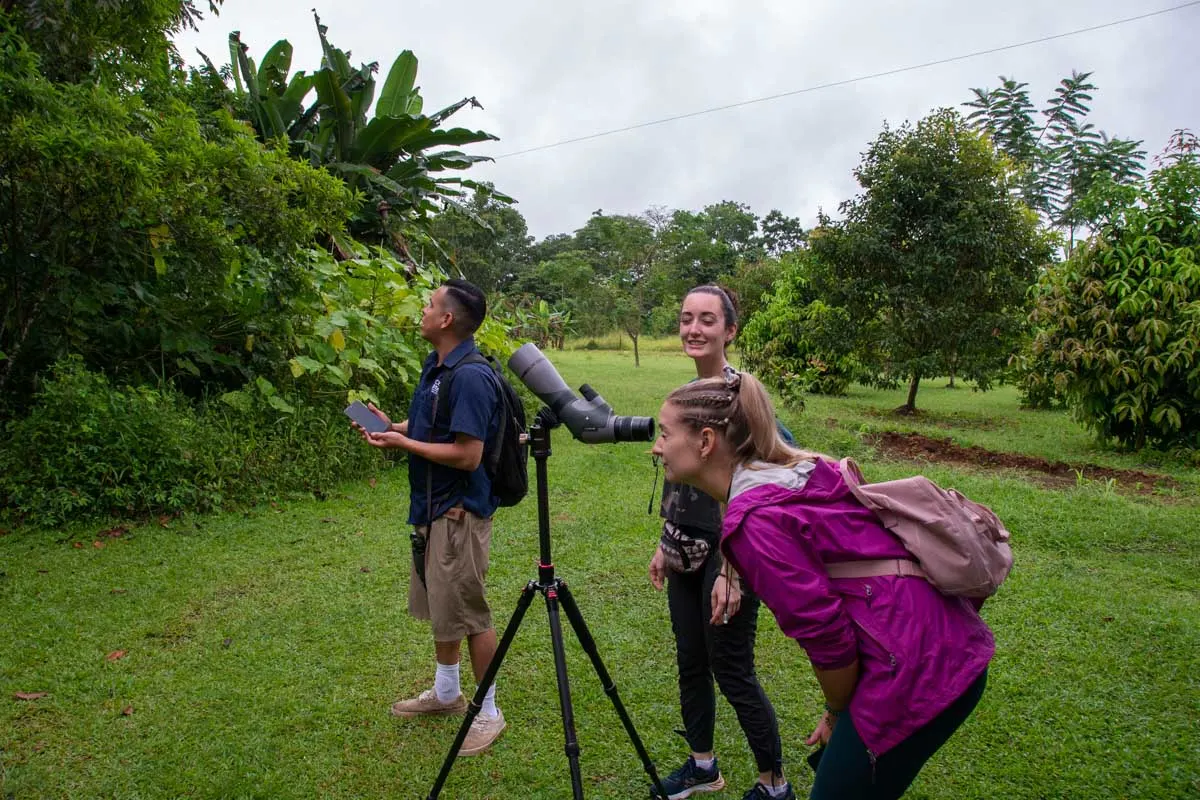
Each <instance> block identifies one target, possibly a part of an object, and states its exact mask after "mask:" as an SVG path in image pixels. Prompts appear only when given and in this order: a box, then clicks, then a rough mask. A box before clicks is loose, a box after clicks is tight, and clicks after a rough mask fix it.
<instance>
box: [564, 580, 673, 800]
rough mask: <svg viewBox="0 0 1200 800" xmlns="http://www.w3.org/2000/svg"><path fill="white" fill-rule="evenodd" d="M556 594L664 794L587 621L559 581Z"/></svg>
mask: <svg viewBox="0 0 1200 800" xmlns="http://www.w3.org/2000/svg"><path fill="white" fill-rule="evenodd" d="M558 594H559V599H560V600H561V602H562V607H563V610H564V611H566V612H567V619H568V620H570V622H571V627H572V628H574V629H575V636H576V637H578V638H579V643H580V644H581V645H582V646H583V651H584V652H585V653H587V655H588V658H590V659H591V661H592V667H594V668H595V670H596V675H597V676H598V677H599V678H600V685H601V686H603V687H604V693H605V694H606V695H608V697H609V699H610V700H612V703H613V707H614V708H615V709H616V710H617V716H618V717H620V718H621V724H623V725H624V726H625V732H626V733H628V734H629V740H630V741H631V742H633V748H634V749H635V750H637V754H638V758H640V759H641V760H642V768H643V769H644V770H645V771H646V774H647V775H649V776H650V783H651V785H653V786H654V789H655V791H656V792H657V793H658V796H659V797H666V796H667V790H666V789H665V788H663V785H662V782H661V781H660V780H659V777H658V770H656V769H655V768H654V762H653V761H651V760H650V754H649V753H647V752H646V747H645V745H643V744H642V739H641V737H640V736H638V732H637V729H636V728H634V727H633V720H632V719H630V718H629V713H628V712H627V711H626V710H625V704H624V703H622V702H621V698H620V696H619V695H618V694H617V684H616V683H614V682H613V679H612V676H610V675H609V674H608V670H607V669H605V668H604V662H603V661H601V660H600V652H599V651H598V650H597V649H596V640H595V639H593V638H592V634H591V631H589V630H588V627H587V623H586V622H584V621H583V615H582V614H581V613H579V606H578V605H577V604H576V603H575V597H574V596H573V595H572V594H571V590H570V589H568V588H567V585H566V584H565V583H563V582H562V581H559V582H558Z"/></svg>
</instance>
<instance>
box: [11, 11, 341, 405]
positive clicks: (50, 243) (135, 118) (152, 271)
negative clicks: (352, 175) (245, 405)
mask: <svg viewBox="0 0 1200 800" xmlns="http://www.w3.org/2000/svg"><path fill="white" fill-rule="evenodd" d="M143 33H144V34H145V35H147V36H150V35H151V34H153V33H154V32H153V31H151V32H150V33H146V32H143ZM154 35H157V34H154ZM0 36H2V37H3V40H2V41H0V81H2V82H3V85H4V87H5V92H3V93H0V196H2V197H3V198H4V199H3V204H4V213H3V214H2V215H0V304H2V305H0V311H2V316H0V353H3V357H2V358H0V393H2V394H3V395H4V396H5V397H4V401H5V402H4V403H3V405H5V406H7V408H8V410H10V411H14V412H17V411H20V410H21V409H22V408H23V404H24V403H25V402H26V400H27V399H28V397H29V395H30V393H31V391H32V389H33V386H34V381H35V380H36V378H37V376H38V375H39V374H40V373H41V372H43V371H44V370H45V368H46V367H47V366H48V365H49V364H51V363H52V362H53V361H55V360H56V359H59V358H61V357H63V356H65V355H67V354H70V353H76V354H80V355H82V356H84V358H85V359H86V361H87V364H88V366H90V367H91V368H93V369H101V370H103V371H105V372H106V373H108V374H109V375H110V376H114V377H119V378H121V379H123V380H129V381H132V382H138V381H153V382H154V383H156V384H160V383H166V382H168V381H170V380H171V379H173V378H175V377H183V378H186V379H188V380H192V379H197V380H202V381H206V382H211V385H213V386H214V387H222V386H225V387H228V386H229V385H231V384H232V385H240V383H242V382H243V381H245V380H246V379H247V377H249V376H250V375H252V374H253V367H252V363H253V362H254V361H255V360H256V359H258V360H260V363H261V359H264V358H266V357H267V356H268V354H269V353H270V352H271V350H270V347H269V344H268V343H269V341H270V340H271V338H272V335H274V336H275V337H276V338H277V339H279V340H287V339H288V338H289V336H288V333H287V332H286V330H285V329H286V327H287V325H288V321H287V320H283V319H281V318H280V317H279V316H278V315H276V314H274V313H271V312H272V310H273V309H277V308H278V305H277V304H276V300H278V298H280V297H285V296H288V295H289V294H290V293H292V292H293V291H294V290H295V287H296V281H297V280H298V276H299V275H300V274H301V272H302V269H301V266H300V263H301V262H300V259H301V253H302V251H303V250H304V249H305V248H307V247H309V246H311V245H312V244H313V242H314V241H315V239H316V238H317V237H318V236H329V235H335V234H337V233H338V232H340V231H341V230H343V229H344V227H343V226H344V224H345V220H346V219H347V218H348V216H349V214H350V213H351V211H352V209H353V206H354V204H353V200H352V198H351V197H350V195H349V193H348V192H347V191H346V189H345V187H344V186H343V185H342V183H341V182H340V181H338V180H337V179H336V178H333V177H332V176H330V175H328V174H327V173H325V172H324V171H322V170H316V169H313V168H311V167H309V166H308V165H307V164H304V163H301V162H298V161H295V160H293V159H291V158H290V157H289V156H288V154H287V153H286V152H285V151H283V150H280V149H279V148H265V147H263V146H262V145H261V144H260V143H259V142H257V141H256V140H255V139H254V138H253V137H252V136H251V135H250V134H249V133H248V132H247V131H246V129H245V126H243V125H241V124H239V123H237V122H235V121H234V120H233V119H232V118H230V117H229V115H228V114H218V115H216V116H212V117H209V118H208V120H207V124H206V125H204V126H202V125H201V124H200V120H199V119H198V117H197V114H196V113H195V111H194V110H192V109H191V108H190V107H188V106H187V105H186V104H185V103H184V102H183V101H182V100H181V99H180V96H182V95H183V94H184V93H183V92H182V91H181V90H180V89H179V87H178V86H177V84H174V83H163V84H161V85H158V86H156V87H155V88H154V90H153V91H142V92H130V91H125V90H124V88H121V89H116V88H113V87H110V86H109V85H107V84H106V83H104V82H101V83H99V84H96V83H94V82H93V81H92V76H90V75H89V76H88V79H87V81H86V82H84V83H53V82H51V81H50V80H48V79H47V78H46V76H44V75H43V74H41V72H40V69H39V63H40V60H39V59H37V58H36V57H35V54H34V53H33V51H32V50H31V49H30V48H29V47H28V46H26V44H25V43H24V41H23V40H22V39H21V38H20V37H19V36H17V35H15V34H14V33H12V32H11V31H10V32H8V33H4V34H0ZM164 46H165V45H164ZM136 66H137V69H140V65H136ZM135 74H136V73H135ZM117 84H118V85H119V86H122V87H123V86H124V85H123V84H122V83H121V82H120V81H117ZM254 342H256V343H257V344H258V345H259V346H258V347H255V345H254V344H251V343H254ZM190 388H192V389H193V390H195V391H196V393H200V391H201V390H202V387H200V386H197V385H195V384H192V385H191V387H190Z"/></svg>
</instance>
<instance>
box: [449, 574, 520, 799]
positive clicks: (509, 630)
mask: <svg viewBox="0 0 1200 800" xmlns="http://www.w3.org/2000/svg"><path fill="white" fill-rule="evenodd" d="M537 590H538V584H537V582H536V581H530V582H529V583H528V584H527V585H526V586H525V589H524V590H523V591H522V592H521V596H520V598H518V599H517V607H516V609H514V610H513V615H512V617H510V618H509V620H508V626H507V627H505V629H504V635H503V636H502V637H501V638H500V644H499V645H497V647H496V655H494V656H492V661H491V663H490V664H488V668H487V671H486V672H484V674H483V680H482V681H480V682H479V686H478V687H476V689H475V696H474V697H472V698H471V702H470V703H468V704H467V715H466V716H465V717H463V721H462V725H459V726H458V735H457V736H455V737H454V744H452V745H451V746H450V752H448V753H446V760H445V761H443V762H442V770H441V772H439V773H438V776H437V780H436V781H434V784H433V788H432V789H430V790H429V797H428V800H436V798H437V796H438V794H439V793H441V791H442V786H443V785H444V784H445V783H446V778H447V777H449V775H450V768H451V767H453V766H454V759H456V758H457V757H458V751H459V750H461V749H462V746H463V742H464V741H466V738H467V732H468V731H469V730H470V729H471V723H472V722H474V721H475V717H476V716H478V714H479V709H480V708H482V707H483V698H484V697H486V696H487V693H488V689H490V688H491V686H492V683H493V682H494V681H495V680H496V673H497V672H499V671H500V664H501V663H502V662H503V661H504V656H505V654H506V653H508V647H509V645H511V644H512V640H513V637H515V636H516V635H517V628H519V627H520V626H521V620H522V619H524V617H525V612H526V611H528V610H529V604H530V603H532V602H533V596H534V595H535V594H536V593H537Z"/></svg>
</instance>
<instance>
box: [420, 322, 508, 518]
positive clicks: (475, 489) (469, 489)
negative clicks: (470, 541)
mask: <svg viewBox="0 0 1200 800" xmlns="http://www.w3.org/2000/svg"><path fill="white" fill-rule="evenodd" d="M475 352H478V350H477V348H476V347H475V339H474V338H469V339H467V340H466V341H464V342H461V343H460V344H459V345H458V346H457V347H455V348H454V349H453V350H451V351H450V353H449V355H447V356H446V360H445V361H444V362H443V363H442V364H440V365H439V364H438V363H437V353H436V352H434V353H430V354H429V357H428V358H426V359H425V365H424V366H423V367H422V368H421V380H420V381H419V382H418V383H417V389H416V391H415V392H413V398H412V404H411V405H410V406H409V408H408V436H409V438H412V439H418V440H420V441H422V442H430V441H432V442H453V441H454V438H455V435H456V434H459V433H462V434H466V435H467V436H471V437H473V438H475V439H480V440H482V441H483V442H485V443H486V442H487V441H488V440H489V439H492V438H494V437H496V436H497V435H499V432H500V394H499V387H498V386H497V384H496V378H495V376H494V375H493V374H492V368H491V367H490V366H488V365H487V364H463V365H462V366H460V367H458V369H455V370H454V377H453V379H452V380H449V381H448V382H449V384H450V396H449V397H445V396H444V395H440V396H439V392H440V391H441V389H442V386H443V385H444V384H445V383H447V380H446V379H447V377H448V375H449V370H450V369H452V368H453V367H455V366H456V365H458V362H459V361H462V359H463V358H465V357H466V356H468V355H470V354H471V353H475ZM435 396H438V400H437V403H438V417H439V419H440V421H442V423H443V425H442V426H439V428H438V429H437V430H434V429H433V404H434V397H435ZM446 403H449V409H450V413H449V414H448V415H447V414H446V413H445V411H444V409H445V407H446ZM446 420H449V425H448V427H445V422H446ZM428 473H432V475H433V517H432V518H433V519H437V518H438V517H440V516H442V515H443V514H445V513H446V512H447V511H448V510H449V509H451V508H453V507H454V506H456V505H458V504H459V503H461V504H462V506H463V508H465V509H467V510H468V511H471V512H473V513H475V514H478V515H479V516H481V517H490V516H492V514H494V513H495V512H496V508H497V506H498V505H499V503H498V502H497V500H496V498H495V497H493V496H492V482H491V481H490V480H488V476H487V470H486V469H485V467H484V465H483V463H482V462H480V464H479V466H478V467H476V468H475V469H474V470H473V471H472V472H467V471H465V470H461V469H455V468H454V467H446V466H443V465H441V464H435V463H434V462H432V461H428V460H427V459H424V458H421V457H420V456H417V455H415V454H413V453H409V454H408V488H409V495H410V504H409V509H408V522H409V524H410V525H424V524H426V523H427V522H428V521H429V519H430V517H429V516H428V513H427V510H426V499H425V498H426V491H427V487H426V483H425V476H426V474H428Z"/></svg>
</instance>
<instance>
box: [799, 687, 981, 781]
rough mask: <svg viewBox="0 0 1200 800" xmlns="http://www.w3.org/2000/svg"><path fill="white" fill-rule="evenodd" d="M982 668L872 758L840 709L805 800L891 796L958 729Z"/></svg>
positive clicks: (976, 694) (973, 701)
mask: <svg viewBox="0 0 1200 800" xmlns="http://www.w3.org/2000/svg"><path fill="white" fill-rule="evenodd" d="M986 685H987V671H986V670H985V671H984V673H983V674H982V675H980V676H979V677H978V678H976V679H975V682H974V683H972V684H971V686H970V687H969V688H968V689H967V690H966V691H965V692H963V693H962V695H961V696H960V697H959V698H958V699H957V700H955V701H954V702H953V703H951V704H950V706H949V707H948V708H947V709H946V710H945V711H943V712H942V713H940V714H938V715H937V716H936V717H934V718H933V719H932V720H931V721H929V722H928V723H926V724H925V725H924V726H922V727H921V728H920V729H919V730H917V731H916V732H915V733H914V734H913V735H912V736H909V737H908V738H907V739H905V740H904V741H903V742H901V743H900V744H898V745H896V746H895V747H893V748H892V749H891V750H888V751H887V752H886V753H884V754H883V755H881V756H879V758H877V759H875V762H874V763H872V762H871V756H870V754H869V753H868V752H867V747H866V745H864V744H863V741H862V739H861V738H859V735H858V731H857V730H856V729H855V728H854V720H853V718H852V717H851V716H850V715H849V714H845V715H843V716H842V718H841V719H839V720H838V722H837V725H836V727H834V729H833V736H832V737H831V738H830V740H829V745H828V746H827V747H826V748H825V749H824V752H822V754H821V760H820V763H819V765H818V767H817V777H816V780H815V781H814V782H813V788H812V794H810V795H809V798H810V800H895V798H898V797H900V796H901V795H903V794H904V792H905V791H907V790H908V787H909V784H911V783H912V782H913V780H914V779H915V778H916V777H917V773H918V772H920V771H921V767H923V766H925V762H926V761H928V760H929V757H930V756H932V755H933V754H934V753H935V752H937V750H938V748H940V747H941V746H942V745H944V744H945V743H946V740H947V739H949V738H950V735H951V734H952V733H954V732H955V731H956V730H958V727H959V726H960V725H962V724H963V722H964V721H965V720H966V719H967V717H968V716H970V715H971V711H973V710H974V708H975V706H976V705H977V704H978V703H979V698H980V697H982V696H983V689H984V687H985V686H986Z"/></svg>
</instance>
